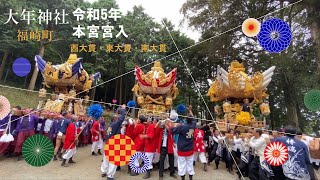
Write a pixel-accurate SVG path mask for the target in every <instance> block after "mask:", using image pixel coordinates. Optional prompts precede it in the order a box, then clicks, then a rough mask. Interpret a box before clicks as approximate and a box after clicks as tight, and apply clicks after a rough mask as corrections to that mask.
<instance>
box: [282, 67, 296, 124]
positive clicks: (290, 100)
mask: <svg viewBox="0 0 320 180" xmlns="http://www.w3.org/2000/svg"><path fill="white" fill-rule="evenodd" d="M283 79H284V81H283V83H284V86H283V91H284V100H285V104H286V107H287V118H288V124H289V125H292V126H295V127H297V128H298V127H299V120H298V114H297V103H296V100H295V93H294V92H295V90H294V87H293V86H291V83H290V81H289V79H288V77H287V75H286V74H284V73H283Z"/></svg>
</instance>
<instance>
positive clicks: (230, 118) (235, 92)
mask: <svg viewBox="0 0 320 180" xmlns="http://www.w3.org/2000/svg"><path fill="white" fill-rule="evenodd" d="M274 70H275V66H272V67H270V68H269V69H268V70H266V71H264V72H255V73H254V74H253V75H252V76H249V75H248V74H246V72H245V68H244V66H243V64H242V63H241V62H239V61H236V60H235V61H232V62H231V65H230V67H229V70H228V71H226V70H224V69H223V68H222V67H220V66H218V67H217V77H216V79H215V80H214V81H213V82H212V81H211V80H210V79H208V82H209V85H210V88H209V90H208V96H209V97H210V100H211V101H212V102H215V103H216V105H215V107H214V111H215V114H216V119H217V125H218V127H219V128H220V129H221V130H225V131H226V130H227V129H228V127H230V128H231V129H234V127H235V126H238V129H240V130H242V131H243V130H244V129H245V128H246V127H245V126H249V127H255V128H264V127H265V124H266V122H265V117H266V116H267V115H269V113H270V108H269V105H268V102H267V97H268V94H267V93H266V91H267V86H268V85H269V83H270V82H271V79H272V76H273V74H274ZM250 101H251V102H250ZM255 108H258V109H259V111H260V112H259V114H260V115H261V116H259V117H256V116H255V115H254V114H255V113H253V110H254V109H255ZM258 118H262V119H260V120H259V119H258Z"/></svg>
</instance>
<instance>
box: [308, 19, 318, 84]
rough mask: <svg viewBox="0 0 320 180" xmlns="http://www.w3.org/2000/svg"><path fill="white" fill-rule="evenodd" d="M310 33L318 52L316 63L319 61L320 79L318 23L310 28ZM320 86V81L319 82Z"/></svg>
mask: <svg viewBox="0 0 320 180" xmlns="http://www.w3.org/2000/svg"><path fill="white" fill-rule="evenodd" d="M309 28H310V31H311V37H312V40H313V43H314V49H315V51H316V54H317V57H316V61H317V69H318V71H317V72H318V73H317V74H318V77H319V76H320V36H319V34H320V32H319V28H320V26H319V24H318V23H317V21H313V22H312V23H311V24H310V26H309ZM318 80H319V79H318ZM318 84H319V81H318Z"/></svg>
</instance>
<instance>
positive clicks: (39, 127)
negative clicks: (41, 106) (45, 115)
mask: <svg viewBox="0 0 320 180" xmlns="http://www.w3.org/2000/svg"><path fill="white" fill-rule="evenodd" d="M41 127H42V123H38V125H37V131H40V130H41Z"/></svg>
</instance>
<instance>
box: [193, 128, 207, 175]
mask: <svg viewBox="0 0 320 180" xmlns="http://www.w3.org/2000/svg"><path fill="white" fill-rule="evenodd" d="M200 128H201V123H197V129H195V130H194V135H193V137H194V143H193V150H194V162H195V161H197V159H198V157H199V159H200V162H201V163H202V164H203V171H207V158H206V155H205V153H206V148H205V147H204V140H203V139H204V131H203V130H201V129H200Z"/></svg>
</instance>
